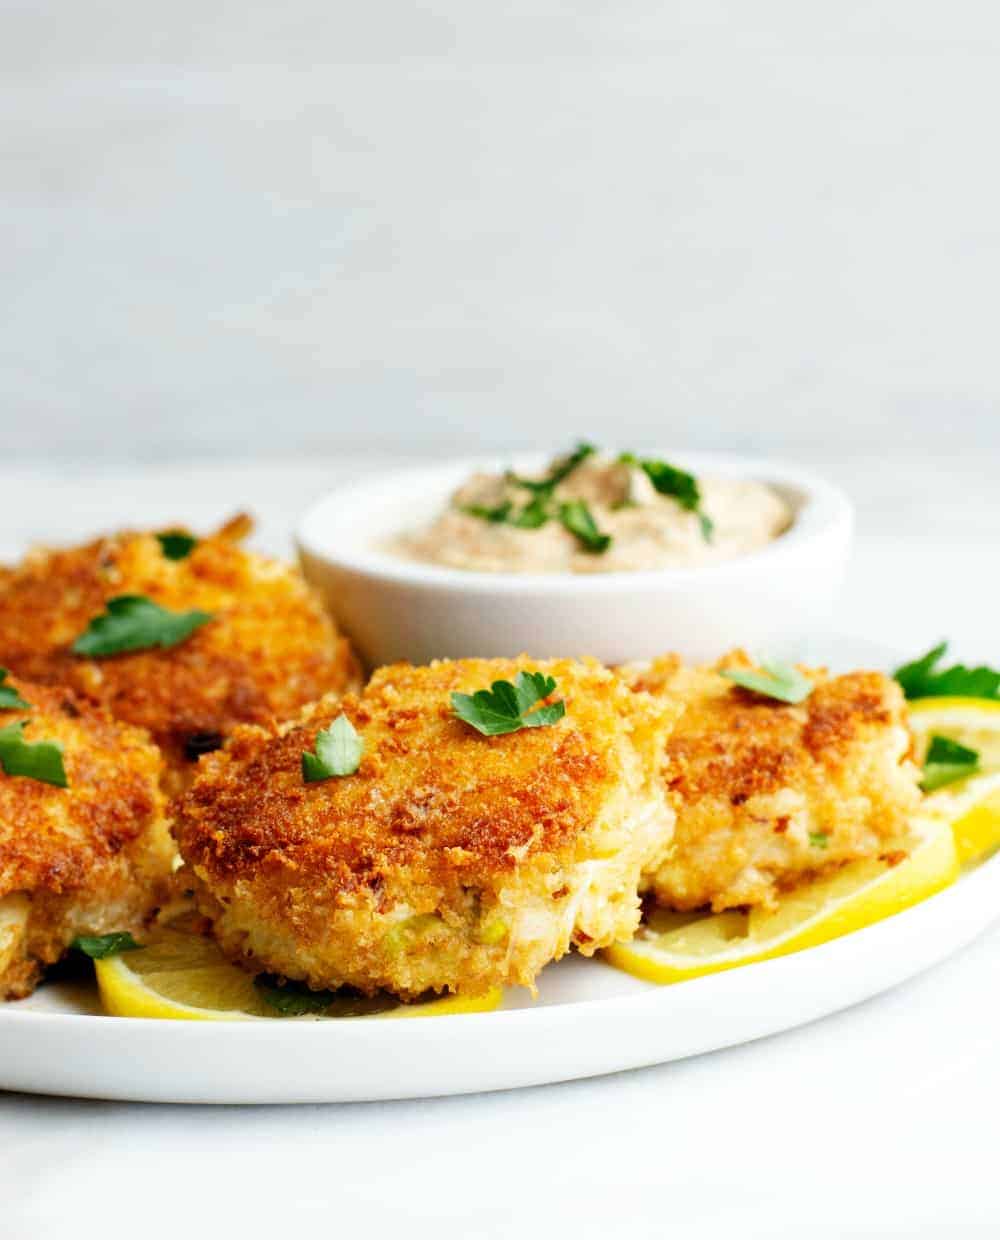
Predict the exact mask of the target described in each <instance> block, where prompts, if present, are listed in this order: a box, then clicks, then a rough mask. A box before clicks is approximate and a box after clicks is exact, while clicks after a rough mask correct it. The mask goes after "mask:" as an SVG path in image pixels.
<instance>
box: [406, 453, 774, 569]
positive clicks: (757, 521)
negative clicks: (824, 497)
mask: <svg viewBox="0 0 1000 1240" xmlns="http://www.w3.org/2000/svg"><path fill="white" fill-rule="evenodd" d="M559 466H560V462H559V461H555V462H553V463H552V465H551V466H550V467H549V470H548V471H546V472H545V473H543V474H541V475H538V476H537V477H533V478H532V479H530V480H529V481H534V482H538V481H541V480H542V479H544V478H545V477H547V476H549V474H550V472H551V471H552V470H553V469H558V468H559ZM696 485H697V493H698V496H699V502H698V504H697V507H696V508H691V507H685V506H683V504H682V503H681V502H680V501H679V500H678V499H677V498H675V497H674V496H672V495H668V494H661V493H660V491H658V490H657V489H656V487H655V486H654V485H653V482H652V481H651V478H650V476H649V474H648V473H647V471H646V469H645V468H644V467H643V465H642V464H640V463H639V462H635V461H632V460H631V459H628V460H623V459H620V458H618V459H616V458H608V457H604V456H600V455H597V454H593V455H589V456H587V457H586V458H585V459H583V460H582V461H581V462H580V463H579V464H578V465H576V467H575V468H573V469H572V471H571V472H569V473H568V474H567V476H566V477H565V478H564V479H563V480H562V481H560V482H559V483H558V485H556V486H555V487H554V488H553V489H552V490H551V492H550V493H548V495H547V498H546V503H547V512H548V514H549V515H548V518H547V519H546V520H544V522H543V523H541V524H539V525H538V526H537V527H536V528H522V527H519V526H518V525H517V524H516V523H515V522H516V521H517V520H518V519H520V516H521V514H522V513H523V512H524V510H525V508H526V507H527V506H528V505H529V504H530V503H531V501H532V499H533V498H534V495H535V494H536V492H532V491H531V490H530V489H529V488H527V487H526V486H525V485H524V483H522V482H519V481H518V480H517V478H516V477H515V476H514V475H512V474H510V473H500V474H483V473H480V474H473V475H472V476H471V477H470V478H468V479H467V480H466V481H465V482H464V483H463V484H462V485H461V486H460V487H459V488H458V490H457V491H455V493H454V494H453V495H452V497H451V501H450V504H449V506H448V507H447V508H446V509H445V510H444V511H443V512H442V513H441V514H440V515H439V516H438V517H437V518H436V519H435V520H433V521H432V522H431V523H430V524H429V525H427V526H425V527H424V528H422V529H418V530H413V531H407V532H405V533H403V534H401V535H399V536H398V537H396V538H394V539H393V540H392V541H391V542H390V543H389V545H388V547H387V550H389V551H391V552H392V553H393V554H395V555H398V556H403V557H405V558H407V559H413V560H420V561H424V562H426V563H430V564H439V565H442V566H444V567H448V568H459V569H466V570H469V571H475V572H491V573H610V572H628V571H636V570H641V569H656V568H691V567H697V566H699V565H703V564H713V563H718V562H719V561H723V560H731V559H734V558H735V557H737V556H740V555H745V554H746V553H748V552H750V551H754V550H756V549H758V548H760V547H763V546H766V545H767V544H768V543H769V542H771V541H773V540H774V539H775V538H778V537H779V536H780V535H781V534H782V533H783V532H784V531H785V530H786V529H788V527H789V526H790V525H791V523H792V512H791V509H790V508H789V506H788V504H787V503H786V502H785V500H784V499H783V498H782V497H781V496H780V495H778V494H777V492H776V491H774V490H773V489H772V488H771V487H769V486H766V485H765V484H764V483H761V482H755V481H751V480H749V479H734V478H699V479H697V484H696ZM573 501H582V502H583V504H584V505H585V506H586V509H587V511H588V513H589V515H590V517H592V519H593V522H594V525H595V527H596V530H597V531H599V533H600V534H601V535H606V536H608V537H609V538H610V542H609V544H608V545H607V547H606V548H605V549H604V550H600V551H598V550H592V549H587V547H586V546H585V545H583V543H582V542H581V539H580V538H579V537H578V536H576V535H575V534H574V533H572V532H571V530H570V529H567V528H566V525H565V524H564V522H563V520H562V519H561V517H560V515H559V514H560V513H561V512H562V511H563V510H564V506H565V505H566V504H570V503H572V502H573ZM501 513H503V514H505V515H503V516H501V515H499V514H501ZM485 514H491V515H490V516H487V515H485ZM706 518H707V521H706Z"/></svg>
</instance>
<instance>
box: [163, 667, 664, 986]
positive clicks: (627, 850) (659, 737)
mask: <svg viewBox="0 0 1000 1240" xmlns="http://www.w3.org/2000/svg"><path fill="white" fill-rule="evenodd" d="M522 669H527V670H537V671H542V672H544V673H546V674H547V675H550V676H552V677H554V678H555V680H556V689H555V693H554V697H555V698H562V699H564V700H565V703H566V713H565V717H564V718H563V719H562V720H561V721H560V722H559V723H557V724H555V725H553V726H549V727H538V728H531V729H524V730H522V731H519V732H516V733H512V734H508V735H502V736H494V737H486V736H482V735H480V734H479V733H477V732H476V731H475V730H474V729H472V728H471V727H469V726H468V725H467V724H465V723H462V722H461V721H460V720H458V719H456V718H455V717H454V715H453V713H452V707H451V702H450V694H451V693H452V692H454V691H459V692H465V693H468V692H474V691H475V690H477V689H482V688H487V687H489V685H490V684H491V683H492V682H493V681H494V680H497V679H507V680H511V679H513V678H514V676H515V675H516V673H517V672H518V671H519V670H522ZM341 711H343V713H344V714H346V716H347V717H348V719H350V721H351V723H352V724H353V725H354V727H355V728H356V729H357V730H358V732H359V733H360V734H361V736H362V737H363V738H364V743H365V750H364V756H363V758H362V761H361V765H360V768H359V769H358V771H357V773H356V774H354V775H350V776H346V777H343V778H333V779H329V780H326V781H324V782H321V783H313V784H306V783H304V782H303V779H302V774H301V755H302V753H303V751H304V750H312V748H313V746H314V743H315V738H316V733H317V731H318V730H319V729H321V728H325V727H327V726H329V724H330V723H331V722H332V720H333V719H334V718H336V716H337V715H338V714H339V713H340V712H341ZM676 713H677V710H676V708H675V707H674V706H673V704H672V703H671V702H669V701H667V700H661V701H659V702H657V701H655V700H654V699H653V698H652V697H650V696H648V695H646V694H642V693H636V694H631V693H630V692H629V691H628V690H627V689H626V688H625V686H623V685H622V683H621V682H620V681H619V680H618V679H617V678H616V677H615V676H614V675H612V674H611V673H610V672H608V671H607V670H606V669H605V668H603V667H601V666H600V665H599V664H597V663H596V662H594V661H583V662H576V661H572V660H567V659H560V660H553V661H551V662H537V661H531V660H529V659H527V658H526V657H524V656H522V657H520V658H518V659H514V660H511V659H493V660H487V659H466V660H460V661H457V662H437V663H433V664H431V665H430V666H429V667H412V666H410V665H407V664H399V665H395V666H391V667H385V668H382V669H381V670H380V671H378V672H376V673H375V675H374V676H373V678H372V680H371V682H370V683H369V684H368V686H367V687H366V688H365V690H364V692H363V693H362V694H361V695H360V696H355V695H350V696H348V697H346V698H344V699H342V700H339V701H333V700H327V701H324V702H321V703H319V704H317V705H316V706H315V707H313V708H310V709H307V710H306V712H305V713H304V714H303V716H302V717H301V719H300V720H299V721H297V722H295V723H292V724H289V725H286V726H284V727H281V728H278V727H272V728H270V729H265V728H255V727H244V728H240V729H238V730H237V732H236V733H235V735H234V736H233V737H232V739H231V740H230V742H229V743H228V745H227V747H226V749H225V750H224V751H223V752H221V753H217V754H212V755H209V756H208V757H207V758H205V759H203V761H202V763H201V765H200V768H199V772H198V777H197V779H196V781H195V783H194V784H193V786H192V788H191V789H190V790H189V791H188V793H187V794H186V795H185V796H184V798H183V799H182V800H181V802H180V803H179V807H178V822H177V839H178V844H179V847H180V851H181V854H182V856H183V858H184V860H185V862H186V863H187V869H186V871H185V873H186V874H189V875H190V877H191V882H192V885H193V886H194V888H195V890H196V895H197V898H198V900H199V903H200V906H201V909H202V911H203V912H204V913H205V914H207V915H208V916H209V917H210V918H211V919H212V921H213V923H214V933H215V935H216V937H217V939H218V941H219V942H220V944H221V945H222V948H223V950H224V951H225V952H226V953H227V954H228V955H229V956H230V957H231V958H233V959H235V960H238V961H240V962H241V963H243V964H244V965H245V966H246V967H247V968H249V969H252V970H254V971H258V972H259V971H267V972H272V973H278V974H283V975H284V976H286V977H289V978H294V979H299V980H303V981H305V982H307V983H308V984H309V985H311V986H313V987H314V988H326V987H329V988H335V987H337V986H341V985H345V984H346V985H351V986H354V987H356V988H357V989H359V990H361V991H364V992H367V993H372V992H374V991H376V990H378V989H385V990H389V991H392V992H394V993H396V994H397V995H400V996H402V997H404V998H408V999H412V998H416V997H417V996H419V995H421V994H423V993H425V992H428V991H444V990H450V991H457V992H467V993H481V992H483V991H485V990H487V989H488V988H489V987H491V986H496V985H505V984H510V983H517V984H520V985H524V986H529V987H533V986H534V981H535V978H536V976H537V974H538V972H539V971H540V970H541V969H542V967H543V966H544V965H545V964H547V963H548V962H549V961H550V960H555V959H558V958H559V957H560V956H562V955H563V954H564V953H565V952H566V951H568V950H569V948H570V946H571V944H575V945H576V946H577V947H578V948H579V950H580V951H582V952H584V953H585V954H587V955H590V954H592V953H593V952H594V951H596V950H597V949H598V948H600V947H602V946H606V945H608V944H610V943H611V942H614V941H616V940H619V939H627V938H629V937H630V936H631V935H632V934H633V933H634V931H635V928H636V926H637V924H638V919H639V899H638V895H637V888H638V882H639V875H640V872H641V871H642V870H643V868H645V867H650V866H655V865H656V864H658V862H659V861H660V860H661V859H662V858H663V856H664V854H665V851H666V849H667V847H668V845H669V841H670V826H671V821H672V815H671V812H670V810H669V808H668V807H667V805H666V801H665V798H664V790H663V783H662V779H661V778H659V776H658V767H659V764H660V760H661V759H660V755H661V754H662V752H663V748H664V745H665V742H666V738H667V735H668V733H669V730H670V727H671V726H672V723H673V720H674V718H675V715H676Z"/></svg>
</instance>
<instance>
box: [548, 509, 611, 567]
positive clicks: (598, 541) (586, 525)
mask: <svg viewBox="0 0 1000 1240" xmlns="http://www.w3.org/2000/svg"><path fill="white" fill-rule="evenodd" d="M559 520H560V521H561V522H562V524H563V528H564V529H567V530H569V532H570V533H571V534H572V535H573V537H574V538H575V539H576V540H577V542H579V543H580V545H581V546H582V547H583V549H584V551H591V552H594V553H596V554H598V555H599V554H600V553H601V552H603V551H607V549H608V548H609V547H610V546H611V535H610V534H602V533H601V531H600V530H599V529H598V528H597V522H596V521H595V520H594V514H593V513H592V512H591V511H590V509H589V508H588V507H587V505H586V504H585V503H584V502H583V500H582V499H571V500H570V501H569V502H568V503H565V504H560V505H559Z"/></svg>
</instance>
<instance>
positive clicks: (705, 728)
mask: <svg viewBox="0 0 1000 1240" xmlns="http://www.w3.org/2000/svg"><path fill="white" fill-rule="evenodd" d="M724 667H729V668H751V667H753V663H752V662H751V660H750V659H749V658H748V657H747V656H746V655H745V654H744V653H743V652H742V651H735V652H733V653H732V654H730V655H727V656H726V657H725V658H724V659H722V660H721V661H720V662H719V664H717V665H716V667H705V668H687V667H684V666H683V665H682V663H681V661H680V659H678V658H677V657H676V656H673V655H667V656H665V657H664V658H661V659H657V660H655V661H654V662H653V663H652V664H650V665H647V666H645V667H641V666H635V667H630V668H629V667H626V668H622V669H621V674H622V675H623V676H624V677H625V679H626V680H627V681H628V682H629V683H630V684H631V685H633V686H634V687H635V688H638V689H644V690H646V691H648V692H651V693H653V694H666V695H667V696H668V697H670V698H672V699H680V701H682V702H683V703H684V704H685V709H684V713H683V715H682V716H681V719H680V721H679V722H678V724H677V727H676V728H675V729H674V731H673V733H672V735H671V737H670V739H669V741H668V742H667V747H666V765H665V777H666V783H667V789H668V796H669V799H670V802H671V804H672V805H673V808H674V810H675V811H676V815H677V824H676V828H675V832H674V843H673V847H672V848H671V850H670V853H669V855H668V857H667V858H666V860H665V861H664V862H663V863H662V864H659V865H656V866H653V867H651V868H650V869H649V871H648V872H647V874H646V877H645V881H644V889H646V890H648V891H651V892H652V893H653V894H654V895H655V897H656V899H657V900H658V901H660V902H661V903H663V904H666V905H668V906H670V907H672V908H677V909H695V908H701V907H702V906H705V905H710V906H711V907H712V909H714V910H715V911H716V912H719V911H721V910H723V909H727V908H734V907H738V906H741V905H755V904H759V905H765V906H769V907H770V906H773V905H774V904H775V902H776V900H777V897H778V895H779V893H780V891H781V890H782V889H784V888H788V887H790V886H792V885H794V883H795V882H796V881H797V880H799V879H801V878H803V877H807V876H810V875H813V874H817V873H820V872H822V871H824V870H829V869H831V868H833V867H836V866H839V865H842V864H844V863H845V862H848V861H854V860H857V859H858V858H861V857H870V856H881V855H888V856H892V855H894V854H896V853H899V854H900V855H902V853H903V852H905V849H906V846H907V843H908V839H909V836H908V824H909V819H910V815H911V814H912V813H913V811H914V810H915V809H916V807H917V805H918V804H919V800H920V793H919V790H918V786H917V781H918V779H919V772H918V770H917V768H916V766H915V765H914V764H913V762H912V761H911V738H910V735H909V732H908V730H907V727H906V723H905V714H904V702H903V695H902V693H901V691H900V689H899V686H898V685H897V684H896V683H895V682H894V681H892V680H889V679H888V678H887V677H886V676H884V675H882V674H881V673H880V672H853V673H851V674H850V675H846V676H837V677H834V678H829V677H828V676H827V675H826V673H825V672H824V671H822V670H810V669H805V668H803V669H802V670H803V671H804V672H805V673H806V674H807V675H808V676H809V677H810V679H811V680H812V681H813V682H814V685H815V688H814V689H813V691H812V693H811V694H810V695H809V697H808V698H806V700H805V701H804V702H802V703H801V704H799V705H797V706H786V705H783V704H782V703H780V702H777V701H774V700H773V699H769V698H765V697H761V696H759V695H757V694H754V693H750V692H748V691H747V690H745V689H741V688H739V687H738V686H736V685H735V684H733V682H732V681H730V680H727V679H725V678H724V677H722V676H720V675H719V674H718V670H719V669H721V668H724Z"/></svg>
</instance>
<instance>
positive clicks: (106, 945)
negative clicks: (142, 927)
mask: <svg viewBox="0 0 1000 1240" xmlns="http://www.w3.org/2000/svg"><path fill="white" fill-rule="evenodd" d="M141 946H142V944H141V943H137V942H136V941H135V939H134V938H132V936H131V934H129V932H128V931H127V930H115V931H113V933H111V934H81V935H80V936H79V937H78V938H75V939H74V940H73V942H72V943H71V944H70V947H75V948H76V950H77V951H78V952H83V954H84V955H85V956H89V957H90V958H91V960H104V959H105V957H107V956H117V955H118V953H119V952H134V951H138V950H139V948H140V947H141Z"/></svg>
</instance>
